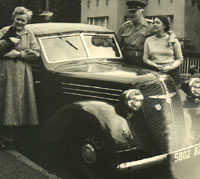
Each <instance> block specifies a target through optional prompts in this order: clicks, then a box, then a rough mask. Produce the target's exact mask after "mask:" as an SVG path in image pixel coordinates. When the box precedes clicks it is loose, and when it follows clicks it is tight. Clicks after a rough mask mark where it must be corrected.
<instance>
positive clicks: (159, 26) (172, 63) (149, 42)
mask: <svg viewBox="0 0 200 179" xmlns="http://www.w3.org/2000/svg"><path fill="white" fill-rule="evenodd" d="M169 28H170V23H169V19H168V17H166V16H157V17H156V18H155V19H154V30H155V35H153V36H151V37H149V38H147V39H146V41H145V45H144V54H143V61H144V63H146V64H147V65H148V66H149V67H151V68H152V69H154V70H157V71H161V72H164V73H167V74H169V75H171V76H172V78H173V79H174V81H175V83H176V84H177V86H179V87H180V85H181V77H180V74H179V68H178V67H179V66H180V65H181V64H182V62H183V55H182V50H181V45H180V43H179V41H178V40H177V39H174V41H173V42H169V34H168V31H169Z"/></svg>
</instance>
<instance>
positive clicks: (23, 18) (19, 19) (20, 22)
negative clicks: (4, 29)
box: [13, 14, 28, 31]
mask: <svg viewBox="0 0 200 179" xmlns="http://www.w3.org/2000/svg"><path fill="white" fill-rule="evenodd" d="M27 22H28V19H27V15H25V14H23V15H19V14H18V15H16V16H15V17H14V23H13V25H14V26H15V28H16V30H17V31H21V30H23V29H24V26H25V25H26V24H27Z"/></svg>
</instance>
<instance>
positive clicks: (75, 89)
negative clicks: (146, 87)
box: [61, 82, 122, 102]
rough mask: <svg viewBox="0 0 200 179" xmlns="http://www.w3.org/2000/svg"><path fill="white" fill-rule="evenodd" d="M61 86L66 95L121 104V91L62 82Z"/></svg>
mask: <svg viewBox="0 0 200 179" xmlns="http://www.w3.org/2000/svg"><path fill="white" fill-rule="evenodd" d="M61 85H62V91H63V93H64V94H68V95H73V96H79V97H87V98H92V99H98V100H107V101H113V102H119V98H120V95H121V92H122V90H120V89H115V88H105V87H101V86H95V85H84V84H76V83H67V82H62V84H61Z"/></svg>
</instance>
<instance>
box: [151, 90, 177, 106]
mask: <svg viewBox="0 0 200 179" xmlns="http://www.w3.org/2000/svg"><path fill="white" fill-rule="evenodd" d="M175 95H176V93H168V92H167V94H166V95H165V94H163V95H155V96H149V98H152V99H166V102H167V103H168V104H171V102H172V100H171V98H172V97H174V96H175Z"/></svg>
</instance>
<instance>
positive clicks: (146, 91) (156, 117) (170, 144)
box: [139, 81, 183, 153]
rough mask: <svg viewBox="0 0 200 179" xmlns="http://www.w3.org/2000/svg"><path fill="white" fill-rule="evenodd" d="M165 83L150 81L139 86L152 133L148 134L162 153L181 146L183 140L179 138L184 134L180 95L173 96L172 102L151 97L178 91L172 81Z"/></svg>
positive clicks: (147, 121) (148, 126)
mask: <svg viewBox="0 0 200 179" xmlns="http://www.w3.org/2000/svg"><path fill="white" fill-rule="evenodd" d="M165 84H166V85H165ZM165 84H164V83H163V82H157V83H148V84H145V85H142V86H140V87H139V89H140V90H141V92H142V93H143V95H144V104H143V111H144V116H145V121H146V126H147V130H148V132H149V134H150V135H149V134H148V135H149V137H150V138H151V139H152V142H153V145H154V146H156V148H157V149H158V150H159V151H160V152H162V153H164V152H169V151H173V150H176V149H179V148H181V147H182V141H181V140H179V138H180V136H181V135H182V134H183V130H182V127H183V118H182V116H181V115H180V114H182V113H181V108H180V101H179V97H178V95H177V94H176V95H175V96H173V97H172V98H171V103H169V102H167V100H166V99H159V98H150V96H159V95H162V96H166V95H167V94H168V93H167V91H168V92H169V93H171V92H176V93H177V90H176V88H175V87H174V85H173V84H172V81H166V82H165ZM166 87H167V88H166ZM173 108H174V109H173ZM177 114H179V115H177Z"/></svg>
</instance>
